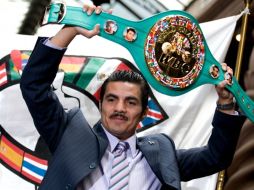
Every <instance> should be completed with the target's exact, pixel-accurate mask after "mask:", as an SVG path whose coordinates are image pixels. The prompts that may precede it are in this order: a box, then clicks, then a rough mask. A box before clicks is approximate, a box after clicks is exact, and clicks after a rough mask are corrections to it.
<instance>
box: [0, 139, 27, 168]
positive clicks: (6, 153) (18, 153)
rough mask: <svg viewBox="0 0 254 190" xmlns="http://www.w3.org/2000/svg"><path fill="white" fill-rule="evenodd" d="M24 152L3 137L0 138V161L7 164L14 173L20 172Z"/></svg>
mask: <svg viewBox="0 0 254 190" xmlns="http://www.w3.org/2000/svg"><path fill="white" fill-rule="evenodd" d="M23 154H24V151H23V150H22V149H20V148H19V147H17V146H15V145H14V144H13V143H12V142H11V141H9V140H8V139H7V138H6V137H5V136H3V135H2V136H1V141H0V161H3V162H5V163H7V164H8V165H9V166H10V167H11V168H12V169H14V170H16V171H18V172H19V171H20V170H21V166H22V161H23Z"/></svg>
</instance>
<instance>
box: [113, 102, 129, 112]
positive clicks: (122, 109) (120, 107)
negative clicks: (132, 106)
mask: <svg viewBox="0 0 254 190" xmlns="http://www.w3.org/2000/svg"><path fill="white" fill-rule="evenodd" d="M115 110H116V111H118V112H125V111H126V105H125V103H124V101H121V100H120V101H118V102H117V103H116V106H115Z"/></svg>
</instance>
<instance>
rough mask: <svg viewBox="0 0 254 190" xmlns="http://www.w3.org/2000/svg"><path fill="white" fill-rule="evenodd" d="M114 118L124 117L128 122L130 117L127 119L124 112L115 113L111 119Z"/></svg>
mask: <svg viewBox="0 0 254 190" xmlns="http://www.w3.org/2000/svg"><path fill="white" fill-rule="evenodd" d="M114 117H122V118H123V119H124V120H128V117H126V116H125V114H124V113H123V112H114V113H113V114H112V115H110V118H114Z"/></svg>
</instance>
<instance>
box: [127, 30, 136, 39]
mask: <svg viewBox="0 0 254 190" xmlns="http://www.w3.org/2000/svg"><path fill="white" fill-rule="evenodd" d="M134 38H135V33H134V32H133V31H131V30H129V31H128V32H127V33H126V36H125V39H126V40H127V41H133V40H134Z"/></svg>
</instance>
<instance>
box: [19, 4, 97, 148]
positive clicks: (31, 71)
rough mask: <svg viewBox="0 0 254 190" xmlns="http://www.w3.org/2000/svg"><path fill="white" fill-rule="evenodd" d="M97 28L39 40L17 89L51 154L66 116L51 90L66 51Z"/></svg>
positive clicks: (68, 28)
mask: <svg viewBox="0 0 254 190" xmlns="http://www.w3.org/2000/svg"><path fill="white" fill-rule="evenodd" d="M94 10H96V13H98V14H99V13H100V12H101V8H100V7H97V8H96V7H88V6H84V11H87V13H88V14H91V13H92V12H93V11H94ZM98 33H99V26H98V25H96V26H95V27H94V29H93V30H91V31H88V30H85V29H82V28H79V27H71V26H64V27H63V28H62V29H61V30H60V31H59V32H58V33H57V34H56V35H55V36H54V37H52V38H50V39H46V38H39V39H38V41H37V43H36V45H35V48H34V50H33V52H32V54H31V56H30V58H29V61H28V63H27V65H26V67H25V69H24V71H23V74H22V77H21V81H20V87H21V91H22V95H23V97H24V100H25V102H26V104H27V106H28V109H29V111H30V113H31V115H32V117H33V121H34V124H35V126H36V128H37V130H38V132H39V133H40V134H41V136H42V137H43V138H44V140H45V141H46V142H47V144H48V145H49V148H50V150H51V151H52V152H53V151H54V150H55V148H56V146H57V144H58V142H59V141H60V139H61V137H62V134H63V132H64V130H65V126H66V123H67V122H68V121H67V114H66V113H65V111H64V109H63V107H62V105H61V103H60V102H59V100H58V98H57V96H56V95H55V93H54V92H53V90H52V88H51V84H52V82H53V80H54V78H55V76H56V74H57V71H58V66H59V64H60V62H61V59H62V57H63V55H64V53H65V50H66V48H67V47H68V45H69V44H70V42H71V41H72V40H73V39H74V38H75V36H76V35H83V36H85V37H88V38H90V37H93V36H94V35H96V34H98Z"/></svg>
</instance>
